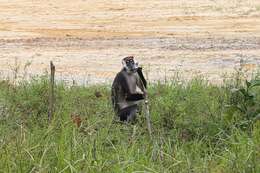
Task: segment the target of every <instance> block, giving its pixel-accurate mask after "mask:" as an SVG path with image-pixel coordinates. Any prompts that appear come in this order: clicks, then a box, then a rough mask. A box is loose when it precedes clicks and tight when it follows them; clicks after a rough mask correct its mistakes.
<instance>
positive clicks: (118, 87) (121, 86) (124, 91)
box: [112, 68, 146, 112]
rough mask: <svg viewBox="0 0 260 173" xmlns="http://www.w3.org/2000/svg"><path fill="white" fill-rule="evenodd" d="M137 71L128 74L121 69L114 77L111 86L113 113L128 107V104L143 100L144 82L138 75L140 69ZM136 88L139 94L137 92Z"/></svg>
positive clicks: (140, 71) (144, 92)
mask: <svg viewBox="0 0 260 173" xmlns="http://www.w3.org/2000/svg"><path fill="white" fill-rule="evenodd" d="M138 70H139V72H137V73H132V74H129V73H127V72H126V70H125V69H122V70H121V71H120V72H119V73H118V74H117V75H116V77H115V79H114V82H113V84H112V102H113V106H114V109H115V111H117V112H118V111H119V110H121V109H123V108H125V107H128V106H129V103H131V102H135V101H139V100H142V99H144V98H145V94H146V89H145V88H146V86H145V85H146V81H145V79H144V77H143V76H140V75H139V73H142V69H141V68H139V69H138ZM142 78H143V79H142ZM143 80H144V81H143ZM137 87H138V88H139V89H140V90H141V92H137Z"/></svg>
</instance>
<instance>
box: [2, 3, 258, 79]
mask: <svg viewBox="0 0 260 173" xmlns="http://www.w3.org/2000/svg"><path fill="white" fill-rule="evenodd" d="M0 52H1V53H0V73H1V76H5V77H11V78H13V77H14V73H16V72H17V71H18V73H19V75H18V76H19V77H25V78H29V77H30V76H33V75H38V74H39V75H40V74H43V73H44V72H45V71H46V70H47V69H48V65H49V61H50V60H53V61H54V63H55V64H56V66H57V77H58V78H60V79H63V80H67V81H68V82H71V81H72V80H73V79H75V80H76V81H78V82H80V83H89V82H90V83H96V82H108V81H111V80H112V79H113V77H114V75H115V74H116V72H117V71H118V70H120V68H121V62H120V61H121V59H122V58H123V57H124V56H127V55H134V56H136V57H137V59H138V60H139V61H140V64H142V65H143V66H144V69H145V71H146V74H147V75H148V77H149V79H150V80H157V79H164V78H165V77H167V78H169V77H171V76H173V75H174V74H176V71H180V72H181V73H182V75H184V76H185V77H186V78H190V77H191V76H193V75H195V74H202V75H205V76H207V77H208V78H209V79H210V80H211V81H212V82H217V81H218V80H219V79H220V78H221V77H222V75H223V74H224V73H231V72H232V71H234V67H236V66H237V65H238V64H239V63H240V62H241V61H240V60H241V59H243V66H244V67H245V68H246V69H248V70H249V71H252V70H255V69H256V68H257V66H258V64H260V1H258V0H247V1H242V0H219V1H213V0H190V1H179V0H142V1H137V0H131V1H130V0H126V1H121V0H109V1H102V0H74V1H65V0H55V1H53V0H52V1H51V0H46V1H28V0H12V1H8V0H1V2H0Z"/></svg>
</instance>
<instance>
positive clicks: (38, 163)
mask: <svg viewBox="0 0 260 173" xmlns="http://www.w3.org/2000/svg"><path fill="white" fill-rule="evenodd" d="M257 79H259V77H255V80H254V81H252V82H251V84H250V85H249V83H247V85H246V83H243V81H239V82H237V81H228V82H225V84H223V85H222V86H215V85H211V84H209V83H207V82H206V81H205V80H202V79H194V80H192V81H190V82H188V83H180V82H179V81H178V82H177V81H175V80H173V81H172V82H169V83H166V84H162V83H157V84H152V85H150V87H149V98H150V108H151V110H150V112H151V117H152V124H153V140H150V138H149V134H148V132H147V129H146V123H145V117H144V115H142V116H139V121H138V123H137V124H135V125H126V124H122V123H118V122H116V121H113V118H114V114H113V111H112V107H111V103H110V87H109V86H89V87H82V86H72V87H68V86H65V85H63V84H62V83H59V84H57V85H56V88H55V98H56V100H55V117H54V119H53V120H52V121H51V122H48V116H47V114H48V91H49V90H48V87H49V84H48V80H47V78H45V77H43V78H40V79H34V80H31V81H29V82H22V83H20V84H19V85H16V86H14V85H12V84H11V82H8V81H1V82H0V123H1V125H0V148H1V150H0V172H4V173H6V172H43V173H45V172H91V173H92V172H102V173H105V172H107V173H112V172H122V173H125V172H176V173H181V172H194V173H203V172H205V173H207V172H216V173H222V172H223V173H227V172H228V173H232V172H235V173H237V172H239V173H240V172H241V173H257V172H260V122H259V121H258V120H257V117H258V115H259V113H260V112H259V111H260V94H259V93H260V87H257V86H254V87H252V85H253V84H254V83H257V81H258V80H257ZM234 88H237V89H234ZM249 88H250V89H249ZM244 91H245V92H244ZM239 92H242V94H241V93H239ZM246 94H248V95H246ZM241 105H243V109H242V110H241ZM76 117H77V118H79V117H80V120H81V121H82V123H81V126H80V127H77V123H76V122H75V121H76V120H75V118H76ZM73 120H74V121H73ZM245 124H246V125H245Z"/></svg>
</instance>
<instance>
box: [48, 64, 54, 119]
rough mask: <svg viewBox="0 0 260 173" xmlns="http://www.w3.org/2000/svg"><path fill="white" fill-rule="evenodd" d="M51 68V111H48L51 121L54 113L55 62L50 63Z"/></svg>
mask: <svg viewBox="0 0 260 173" xmlns="http://www.w3.org/2000/svg"><path fill="white" fill-rule="evenodd" d="M50 68H51V76H50V86H49V110H48V118H49V121H50V120H51V119H52V117H53V113H54V76H55V66H54V65H53V62H52V61H51V62H50Z"/></svg>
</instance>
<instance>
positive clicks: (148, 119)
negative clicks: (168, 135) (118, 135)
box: [144, 98, 153, 139]
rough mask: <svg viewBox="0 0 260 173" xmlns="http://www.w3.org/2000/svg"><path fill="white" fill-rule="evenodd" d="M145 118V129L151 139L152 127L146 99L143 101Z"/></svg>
mask: <svg viewBox="0 0 260 173" xmlns="http://www.w3.org/2000/svg"><path fill="white" fill-rule="evenodd" d="M144 103H145V117H146V122H147V129H148V132H149V135H150V138H151V139H152V137H153V136H152V125H151V118H150V110H149V103H148V99H147V98H146V99H145V102H144Z"/></svg>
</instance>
